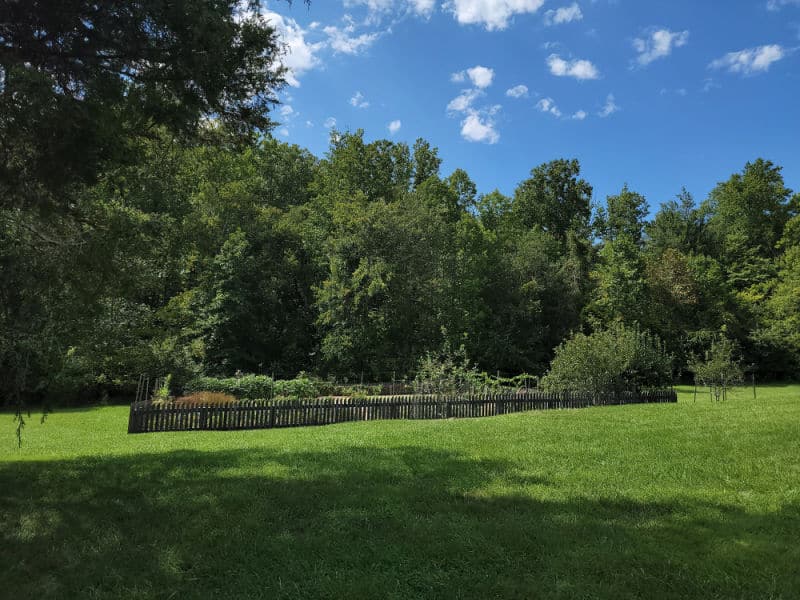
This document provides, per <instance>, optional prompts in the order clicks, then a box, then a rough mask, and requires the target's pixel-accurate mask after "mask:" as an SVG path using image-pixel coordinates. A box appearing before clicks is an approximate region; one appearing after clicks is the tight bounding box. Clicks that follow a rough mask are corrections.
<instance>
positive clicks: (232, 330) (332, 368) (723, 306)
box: [0, 0, 800, 402]
mask: <svg viewBox="0 0 800 600" xmlns="http://www.w3.org/2000/svg"><path fill="white" fill-rule="evenodd" d="M256 4H257V3H255V2H251V3H250V5H253V6H255V5H256ZM4 6H5V7H6V9H8V10H12V11H13V13H14V14H13V15H11V16H12V17H13V18H9V19H4V20H3V27H2V37H3V40H4V41H5V42H6V43H5V44H4V45H2V46H0V241H1V242H2V243H0V393H2V395H3V398H4V400H5V401H6V402H15V401H16V402H19V401H21V400H22V399H25V398H29V399H35V398H50V399H52V400H57V399H64V400H75V399H81V398H83V399H94V398H97V397H98V396H102V395H104V394H115V393H129V392H130V391H131V390H132V389H133V388H135V385H136V381H137V378H138V376H139V375H140V374H141V373H148V374H151V375H153V376H155V375H166V374H172V376H173V381H174V382H175V383H176V385H180V384H181V382H184V381H187V380H189V379H190V378H192V377H195V376H197V375H200V374H203V375H209V376H230V375H233V374H235V373H237V372H244V373H260V374H269V375H273V376H275V377H276V378H285V377H291V376H294V375H295V374H296V373H298V372H300V371H306V372H310V373H314V374H317V375H321V376H328V377H336V378H339V379H346V380H349V381H355V380H360V379H362V378H363V379H364V380H373V381H376V380H388V379H391V378H395V379H400V378H403V377H408V376H413V374H414V373H415V371H416V370H417V369H418V367H419V365H420V360H421V359H422V358H423V357H429V356H430V355H431V353H437V352H442V351H443V349H450V350H451V351H455V350H457V351H458V352H459V353H460V354H459V356H466V357H468V359H469V361H470V364H474V365H477V367H478V368H479V369H481V370H485V371H488V372H490V373H493V374H496V373H499V374H502V375H516V374H519V373H531V374H534V375H542V374H544V373H545V372H546V371H547V370H548V365H549V364H550V363H551V360H552V359H553V358H554V356H555V354H556V349H557V348H558V347H559V346H560V345H561V344H562V343H563V342H564V341H565V340H567V339H573V336H581V335H584V334H591V333H593V332H608V331H615V332H620V331H622V333H620V336H621V338H625V336H626V335H628V334H627V333H624V332H627V331H633V332H636V333H635V336H634V337H631V336H629V335H628V338H629V339H631V340H640V339H646V340H648V342H647V344H646V346H647V347H650V346H651V345H653V344H655V345H657V346H658V347H659V348H661V350H660V351H663V352H665V353H667V354H668V355H669V356H670V357H671V360H672V366H673V368H674V373H675V374H677V375H678V376H680V375H681V374H682V373H685V372H686V369H687V366H688V365H689V364H691V363H692V362H693V361H695V360H696V358H697V357H698V356H702V355H703V353H704V352H706V351H707V350H709V349H710V348H712V347H714V344H720V343H722V342H721V341H720V340H725V343H726V344H727V343H728V342H729V343H730V344H732V345H733V346H732V347H735V349H736V353H737V355H738V356H740V357H741V359H742V361H743V363H744V364H746V365H752V368H753V369H757V370H758V373H759V377H760V378H762V379H763V378H787V377H796V376H798V375H799V374H800V216H799V215H798V213H800V196H798V195H796V194H794V195H793V192H792V191H791V190H789V189H788V188H787V187H786V185H785V183H784V180H783V177H782V174H781V169H780V167H779V166H777V165H775V164H773V163H771V162H770V161H768V160H764V159H756V160H753V161H752V162H750V163H748V164H746V165H744V167H743V169H742V170H741V171H740V172H737V173H734V174H732V175H730V176H729V177H728V179H726V180H724V181H722V182H721V183H719V184H718V185H717V186H716V187H715V188H714V189H713V191H712V192H711V193H710V194H709V196H708V197H707V198H705V199H702V200H701V201H699V202H698V201H695V199H694V198H693V197H692V195H691V194H690V193H689V192H687V191H685V190H683V191H681V192H680V193H679V194H678V195H677V196H676V198H675V199H673V200H669V201H667V202H665V203H663V204H661V205H660V206H659V207H657V208H656V207H653V210H651V207H650V205H649V204H648V201H647V199H646V198H645V197H644V196H643V195H641V194H640V193H638V192H636V191H635V190H632V189H629V188H628V187H627V186H623V187H622V188H621V189H620V191H619V193H618V194H615V195H612V196H609V197H608V198H606V199H596V198H594V197H593V190H592V186H591V184H590V182H588V181H586V180H585V179H584V178H583V177H582V175H581V170H580V165H579V163H578V161H576V160H570V159H557V160H553V161H551V162H548V163H545V164H542V165H539V166H536V167H534V168H533V169H532V170H531V172H530V174H529V176H528V177H527V178H525V179H524V180H522V181H521V182H520V183H519V185H518V186H517V187H516V189H515V191H514V193H513V194H512V195H511V196H506V195H504V194H502V193H500V192H499V191H493V192H490V193H478V190H477V188H476V186H475V184H474V182H473V181H472V180H471V179H470V177H469V174H468V173H466V172H465V171H464V170H461V169H456V170H455V171H453V172H452V173H450V174H447V175H445V174H443V173H442V172H441V158H440V156H439V152H438V150H437V149H436V148H434V147H432V146H431V144H429V143H428V142H426V141H425V140H423V139H419V140H417V141H416V142H415V143H414V144H413V145H412V146H409V145H407V144H405V143H398V142H393V141H389V140H375V141H368V140H366V139H365V137H364V133H363V132H362V131H349V132H339V131H334V132H332V135H331V140H330V146H329V149H328V151H327V153H326V154H325V155H324V156H323V157H316V156H313V155H312V154H311V153H309V152H308V151H306V150H304V149H302V148H299V147H297V146H294V145H290V144H286V143H281V142H278V141H277V140H275V139H273V138H272V137H271V136H270V133H269V132H270V131H271V128H272V127H273V125H274V123H273V122H272V120H271V118H270V110H271V108H272V107H273V106H274V104H275V103H276V101H277V100H276V95H275V93H276V91H277V90H279V89H280V88H281V86H282V85H283V84H284V74H285V72H284V70H283V68H282V67H281V66H280V56H281V49H280V42H279V40H278V39H277V37H276V34H275V31H274V30H273V29H272V28H271V27H270V26H269V24H268V23H266V22H264V21H263V20H260V19H259V18H258V16H257V15H256V14H251V13H246V14H241V13H238V14H237V10H239V9H238V8H237V7H240V6H241V5H240V3H237V2H234V1H233V0H230V1H227V0H226V1H218V0H180V1H179V2H174V3H168V4H164V3H161V2H142V3H138V4H136V6H129V5H127V4H125V3H121V4H117V3H108V4H107V5H106V4H103V5H98V4H97V3H94V2H89V0H72V1H71V2H70V3H68V4H64V3H61V2H60V1H59V2H56V0H38V1H37V2H35V3H17V2H10V3H8V2H7V3H5V4H4ZM720 175H723V174H720ZM651 215H652V216H651ZM620 328H622V329H620ZM637 336H638V337H637ZM642 336H644V337H642ZM618 337H619V336H618ZM628 338H625V339H628ZM577 339H578V340H579V342H580V343H583V342H582V341H580V340H583V338H579V337H578V338H577ZM651 341H652V344H651ZM578 345H580V344H578ZM586 347H592V346H591V344H590V343H588V342H587V345H586ZM612 358H613V357H612ZM562 362H563V361H562Z"/></svg>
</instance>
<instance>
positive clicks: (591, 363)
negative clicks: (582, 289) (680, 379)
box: [541, 324, 672, 393]
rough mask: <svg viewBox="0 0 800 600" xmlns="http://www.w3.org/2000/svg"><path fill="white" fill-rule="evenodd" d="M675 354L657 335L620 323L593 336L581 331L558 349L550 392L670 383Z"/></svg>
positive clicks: (548, 380) (545, 384) (548, 379)
mask: <svg viewBox="0 0 800 600" xmlns="http://www.w3.org/2000/svg"><path fill="white" fill-rule="evenodd" d="M671 382H672V356H671V355H670V354H668V353H667V352H666V350H665V349H664V346H663V344H662V343H661V341H660V340H659V339H658V337H657V336H655V335H652V334H650V333H649V332H646V331H644V332H643V331H639V330H638V329H629V328H626V327H625V326H624V325H622V324H616V325H614V326H612V327H610V328H609V329H606V330H602V331H597V332H595V333H593V334H591V335H585V334H582V333H578V334H575V335H573V336H572V337H571V338H570V339H568V340H567V341H566V342H564V343H563V344H561V345H560V346H559V347H558V348H556V355H555V358H553V362H552V363H551V364H550V371H549V372H548V373H547V375H546V376H545V377H544V378H543V379H542V381H541V387H542V389H544V390H546V391H556V392H557V391H574V392H591V393H605V392H621V391H633V390H638V389H642V388H654V387H662V386H665V385H669V384H670V383H671Z"/></svg>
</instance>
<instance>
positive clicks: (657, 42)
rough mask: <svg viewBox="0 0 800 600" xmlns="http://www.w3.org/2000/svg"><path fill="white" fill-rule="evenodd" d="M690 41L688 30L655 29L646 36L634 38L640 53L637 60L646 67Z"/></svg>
mask: <svg viewBox="0 0 800 600" xmlns="http://www.w3.org/2000/svg"><path fill="white" fill-rule="evenodd" d="M688 43H689V32H688V31H670V30H669V29H653V30H651V31H650V32H649V33H648V34H647V35H646V36H645V37H639V38H636V39H635V40H633V47H634V49H635V50H636V52H638V53H639V55H638V56H637V57H636V62H637V63H638V64H639V65H640V66H642V67H645V66H647V65H649V64H650V63H651V62H653V61H654V60H658V59H659V58H665V57H667V56H669V55H670V54H672V49H673V48H680V47H681V46H685V45H686V44H688Z"/></svg>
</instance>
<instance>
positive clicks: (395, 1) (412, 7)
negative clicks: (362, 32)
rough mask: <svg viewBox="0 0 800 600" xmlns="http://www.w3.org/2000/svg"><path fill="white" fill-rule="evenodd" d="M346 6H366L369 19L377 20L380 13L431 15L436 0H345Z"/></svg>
mask: <svg viewBox="0 0 800 600" xmlns="http://www.w3.org/2000/svg"><path fill="white" fill-rule="evenodd" d="M344 5H345V7H346V8H350V7H353V6H364V7H366V8H367V10H368V11H369V15H370V16H369V17H368V19H371V20H373V21H374V20H375V17H376V16H378V15H383V14H388V13H398V14H400V13H404V12H410V13H413V14H415V15H418V16H421V17H429V16H430V15H431V13H433V9H434V8H436V0H345V2H344Z"/></svg>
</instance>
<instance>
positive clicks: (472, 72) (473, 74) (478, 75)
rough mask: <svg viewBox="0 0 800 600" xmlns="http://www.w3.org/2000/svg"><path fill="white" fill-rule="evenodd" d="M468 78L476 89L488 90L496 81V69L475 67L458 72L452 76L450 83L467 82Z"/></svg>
mask: <svg viewBox="0 0 800 600" xmlns="http://www.w3.org/2000/svg"><path fill="white" fill-rule="evenodd" d="M467 78H469V80H470V82H472V85H474V86H475V87H477V88H481V89H483V88H487V87H489V86H490V85H492V81H493V80H494V69H490V68H489V67H484V66H481V65H475V66H474V67H472V68H470V69H466V70H464V71H458V72H457V73H453V74H452V75H450V81H452V82H454V83H462V82H464V81H466V80H467Z"/></svg>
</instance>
